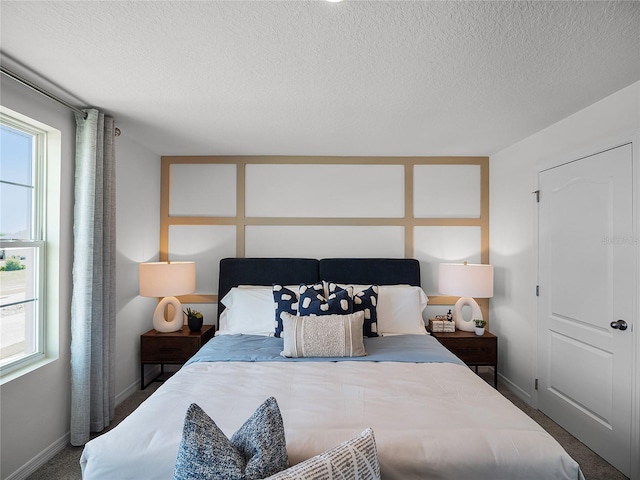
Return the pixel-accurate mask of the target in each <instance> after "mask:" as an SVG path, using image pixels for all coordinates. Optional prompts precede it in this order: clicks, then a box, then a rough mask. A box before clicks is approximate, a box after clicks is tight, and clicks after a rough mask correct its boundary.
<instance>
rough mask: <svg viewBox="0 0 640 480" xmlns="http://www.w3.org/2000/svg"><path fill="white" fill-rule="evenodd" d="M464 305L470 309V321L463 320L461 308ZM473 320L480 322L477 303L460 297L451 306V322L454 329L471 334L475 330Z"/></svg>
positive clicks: (480, 312) (480, 313)
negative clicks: (454, 325)
mask: <svg viewBox="0 0 640 480" xmlns="http://www.w3.org/2000/svg"><path fill="white" fill-rule="evenodd" d="M465 305H469V306H470V307H471V319H470V320H465V319H464V317H463V316H462V307H464V306H465ZM475 319H478V320H482V310H480V305H478V302H476V301H475V300H474V299H473V298H471V297H460V299H459V300H458V301H457V302H456V304H455V305H454V306H453V321H454V322H455V323H456V328H457V329H458V330H463V331H465V332H473V331H475V329H476V324H475V323H474V322H473V321H474V320H475Z"/></svg>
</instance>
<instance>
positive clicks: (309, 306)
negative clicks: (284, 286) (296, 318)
mask: <svg viewBox="0 0 640 480" xmlns="http://www.w3.org/2000/svg"><path fill="white" fill-rule="evenodd" d="M352 296H353V289H352V288H351V287H349V288H346V289H344V288H340V287H337V288H336V289H334V291H333V292H330V294H329V295H328V296H327V297H325V294H324V284H323V283H315V284H313V285H300V301H299V303H298V315H300V316H308V315H346V314H348V313H352V312H353V299H352V298H351V297H352Z"/></svg>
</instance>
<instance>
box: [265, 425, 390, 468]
mask: <svg viewBox="0 0 640 480" xmlns="http://www.w3.org/2000/svg"><path fill="white" fill-rule="evenodd" d="M327 478H339V479H340V480H380V464H379V463H378V453H377V451H376V442H375V438H374V437H373V430H371V429H370V428H367V429H366V430H365V431H364V432H362V433H361V434H360V435H358V436H357V437H354V438H352V439H351V440H348V441H346V442H344V443H341V444H340V445H338V446H337V447H334V448H332V449H331V450H327V451H326V452H324V453H321V454H320V455H317V456H315V457H313V458H310V459H309V460H305V461H304V462H302V463H299V464H297V465H294V466H293V467H290V468H288V469H287V470H283V471H282V472H280V473H276V474H275V475H273V476H271V477H268V479H267V480H293V479H295V480H324V479H327Z"/></svg>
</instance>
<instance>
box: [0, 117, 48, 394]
mask: <svg viewBox="0 0 640 480" xmlns="http://www.w3.org/2000/svg"><path fill="white" fill-rule="evenodd" d="M19 117H20V118H18V115H12V114H11V111H9V110H8V109H5V108H2V109H0V123H2V124H3V125H6V126H7V127H9V128H12V129H14V130H18V131H20V132H23V133H26V134H28V135H31V136H32V137H33V140H32V142H33V143H32V149H33V150H32V169H33V170H32V181H33V188H34V190H35V192H34V195H33V197H32V205H31V209H32V216H33V218H32V221H31V239H28V240H26V239H21V240H13V239H11V240H2V239H1V238H0V249H12V248H34V249H35V250H36V255H35V259H34V260H35V262H34V263H35V264H36V265H35V266H34V270H35V275H36V279H35V285H34V288H35V290H36V291H35V302H36V308H34V315H35V317H36V318H35V320H34V321H33V326H34V329H35V332H34V335H35V342H34V351H33V352H32V353H29V354H26V355H22V356H20V357H17V358H15V359H14V360H12V361H9V362H6V363H5V364H3V365H0V377H1V378H2V381H1V383H4V382H5V381H6V380H9V379H11V378H13V375H12V376H11V377H7V376H8V375H11V374H15V373H16V372H18V373H21V372H22V371H30V370H31V369H32V368H34V367H36V366H38V365H39V364H41V363H42V362H43V361H44V360H46V359H47V358H48V357H49V354H50V352H49V351H48V350H49V349H48V345H49V344H50V342H49V341H48V340H49V338H48V337H49V330H50V328H49V327H50V325H48V322H47V321H46V312H47V297H48V295H47V282H46V279H47V247H48V245H47V243H48V242H47V215H46V212H47V199H48V192H47V185H48V182H47V165H48V162H47V154H48V136H49V134H50V131H48V130H46V129H45V128H44V126H41V124H39V122H37V121H36V120H32V119H29V118H28V117H25V116H23V115H19ZM29 120H32V121H29ZM56 323H57V322H56ZM56 354H57V352H56Z"/></svg>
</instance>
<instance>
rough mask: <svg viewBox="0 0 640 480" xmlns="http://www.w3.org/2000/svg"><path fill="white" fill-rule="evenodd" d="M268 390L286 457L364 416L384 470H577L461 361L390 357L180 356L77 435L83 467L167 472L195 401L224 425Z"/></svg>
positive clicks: (404, 478) (523, 475) (405, 476)
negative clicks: (90, 431) (143, 396)
mask: <svg viewBox="0 0 640 480" xmlns="http://www.w3.org/2000/svg"><path fill="white" fill-rule="evenodd" d="M271 395H273V396H275V397H276V399H277V401H278V404H279V405H280V409H281V412H282V417H283V420H284V425H285V430H286V438H287V450H288V453H289V462H290V463H291V464H295V463H298V462H301V461H302V460H305V459H307V458H309V457H311V456H313V455H316V454H318V453H320V452H322V451H324V450H326V449H328V448H331V447H333V446H335V445H337V444H338V443H340V442H343V441H345V440H348V439H349V438H351V437H353V436H355V435H357V434H358V433H360V432H361V431H362V430H364V429H365V428H366V427H372V428H373V431H374V434H375V438H376V443H377V446H378V454H379V458H380V467H381V473H382V478H383V479H385V480H387V479H390V480H392V479H399V480H400V479H401V480H410V479H424V478H429V479H463V478H474V479H492V480H495V479H529V478H530V479H536V480H539V479H547V478H553V479H572V480H577V479H581V478H583V477H582V474H581V472H580V469H579V467H578V464H577V463H576V462H575V461H574V460H573V459H572V458H571V457H569V456H568V455H567V453H566V452H565V451H564V450H563V449H562V447H561V446H560V445H559V444H558V443H557V442H556V441H555V440H554V439H553V438H552V437H551V436H550V435H548V434H547V433H546V432H545V431H544V430H543V429H542V428H541V427H540V426H539V425H538V424H536V423H535V422H534V421H533V420H531V419H530V418H529V417H528V416H526V415H525V414H524V413H522V412H521V411H520V410H519V409H518V408H516V407H515V406H514V405H513V404H511V402H509V401H508V400H507V399H505V398H504V397H503V396H502V395H500V394H499V393H498V392H497V391H496V390H494V389H493V388H491V386H489V385H488V384H487V383H486V382H484V381H483V380H482V379H480V378H479V377H477V376H476V375H475V374H474V373H473V372H472V371H470V370H469V369H468V368H466V367H464V366H460V365H453V364H443V363H435V364H414V363H395V362H381V363H373V362H360V363H357V362H338V363H280V362H273V363H249V362H246V363H245V362H229V363H226V362H221V363H195V364H192V365H189V366H186V367H184V368H183V369H181V370H180V371H179V372H178V373H177V374H176V375H174V376H173V377H172V378H171V379H170V380H168V381H167V382H166V383H165V384H164V385H162V386H161V387H160V388H159V389H158V391H157V392H156V393H154V394H153V395H152V396H151V397H150V398H149V399H148V400H146V401H145V402H144V403H143V404H142V405H141V407H140V408H138V409H137V410H136V411H135V412H133V413H132V414H131V415H130V416H129V417H127V418H126V419H125V420H124V421H122V423H121V424H120V425H118V426H117V427H116V428H115V429H114V430H112V431H110V432H107V433H106V434H104V435H102V436H100V437H98V438H96V439H94V440H92V441H91V442H89V443H88V444H87V445H86V447H85V449H84V451H83V453H82V458H81V464H82V469H83V478H84V479H87V480H91V479H119V480H125V479H137V480H138V479H170V478H172V475H173V467H174V463H175V459H176V452H177V449H178V444H179V442H180V436H181V433H182V424H183V420H184V415H185V412H186V410H187V407H188V406H189V405H190V404H191V403H192V402H195V403H197V404H198V405H200V406H201V407H202V408H203V409H204V410H205V411H206V412H207V413H208V414H209V415H210V416H211V417H212V418H213V419H214V420H215V422H216V423H217V424H218V425H219V426H220V428H221V429H222V430H223V431H224V432H225V433H226V434H227V435H228V436H231V435H232V434H233V432H235V430H236V429H237V428H239V427H240V425H241V424H242V423H243V422H244V421H245V420H246V419H247V418H248V417H249V416H250V415H251V414H252V413H253V411H254V410H255V409H256V408H257V407H258V406H259V405H260V404H261V403H262V402H263V401H264V400H265V399H266V398H267V397H269V396H271Z"/></svg>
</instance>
